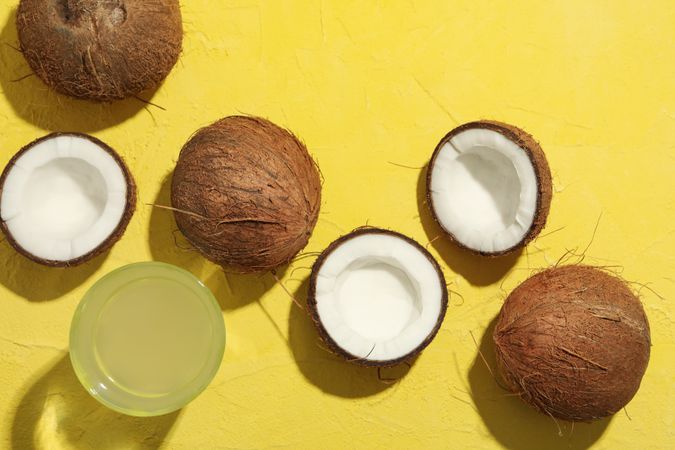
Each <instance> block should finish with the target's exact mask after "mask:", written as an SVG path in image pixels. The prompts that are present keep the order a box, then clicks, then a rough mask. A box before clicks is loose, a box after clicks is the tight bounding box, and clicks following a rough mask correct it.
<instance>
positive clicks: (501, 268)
mask: <svg viewBox="0 0 675 450" xmlns="http://www.w3.org/2000/svg"><path fill="white" fill-rule="evenodd" d="M428 168H429V165H425V166H424V168H423V169H422V170H421V171H420V173H419V176H418V178H417V211H418V214H419V217H420V221H421V222H422V227H423V228H424V232H425V233H426V235H427V238H428V239H429V242H431V245H432V246H433V247H434V249H436V251H437V252H438V254H439V255H441V258H443V261H444V262H445V264H446V265H447V266H448V267H450V269H451V270H452V271H453V272H455V273H458V274H460V275H462V276H463V277H464V278H465V279H466V280H467V281H468V282H469V283H471V284H472V285H474V286H488V285H490V284H493V283H495V282H497V281H499V280H501V279H502V278H503V277H504V275H506V274H507V273H508V272H509V271H510V270H511V269H512V268H513V266H515V264H516V262H517V261H518V258H519V257H520V255H521V254H522V252H523V250H522V249H519V250H517V251H515V252H513V253H510V254H508V255H504V256H498V257H496V258H490V257H486V256H480V255H476V254H474V253H471V252H469V251H468V250H466V249H463V248H461V247H459V246H457V245H455V243H453V242H452V241H450V239H448V238H447V236H446V235H445V234H444V232H443V230H442V229H441V227H440V225H438V223H436V221H435V220H434V218H433V217H432V216H431V211H430V210H429V206H428V205H427V170H428Z"/></svg>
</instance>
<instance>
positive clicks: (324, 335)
mask: <svg viewBox="0 0 675 450" xmlns="http://www.w3.org/2000/svg"><path fill="white" fill-rule="evenodd" d="M365 234H384V235H388V236H394V237H397V238H400V239H402V240H403V241H405V242H407V243H409V244H411V245H412V246H413V247H415V248H416V249H417V250H419V251H420V252H421V253H422V254H423V255H424V256H425V257H426V258H427V260H429V262H430V263H431V265H432V266H433V267H434V269H435V270H436V273H437V274H438V281H439V283H440V285H441V310H440V313H439V315H438V318H437V320H436V324H435V326H434V328H433V329H432V330H431V331H430V332H429V334H428V335H427V337H426V338H425V339H424V340H423V341H422V342H420V343H419V344H418V345H417V346H416V347H415V348H414V349H413V350H412V351H410V352H408V353H407V354H405V355H403V356H400V357H398V358H395V359H388V360H371V359H367V358H363V357H359V356H356V355H353V354H351V353H349V352H348V351H346V350H344V349H343V348H342V347H340V345H339V344H338V343H337V342H335V340H334V339H333V338H332V337H331V336H330V335H329V334H328V331H327V330H326V328H325V327H324V326H323V323H322V322H321V319H320V317H319V312H318V309H317V303H316V294H315V293H316V281H317V278H318V275H319V272H320V270H321V267H322V266H323V263H324V262H325V261H326V259H327V258H328V257H329V256H330V255H331V254H332V253H333V252H334V251H335V250H336V249H337V248H338V247H340V246H341V245H342V244H343V243H345V242H346V241H348V240H350V239H352V238H355V237H357V236H362V235H365ZM307 309H308V311H307V312H308V314H309V316H310V318H311V319H312V322H313V323H314V326H315V328H316V329H317V331H318V333H319V336H320V337H321V339H322V340H323V341H324V342H325V343H326V345H328V347H329V348H330V350H331V351H332V352H333V353H335V354H336V355H338V356H340V357H342V358H343V359H345V360H346V361H347V362H350V363H354V364H357V365H360V366H365V367H392V366H396V365H398V364H401V363H404V362H406V361H409V360H412V359H414V358H415V357H417V356H418V355H419V354H420V353H421V352H422V351H423V350H424V349H425V348H426V347H427V346H429V344H431V341H433V340H434V338H435V337H436V335H437V334H438V331H439V330H440V328H441V325H442V324H443V320H444V319H445V315H446V313H447V310H448V289H447V286H446V284H445V276H444V275H443V271H442V270H441V267H440V265H439V264H438V261H436V259H435V258H434V257H433V255H431V253H429V251H428V250H427V249H425V248H424V247H423V246H422V245H420V244H419V243H418V242H417V241H415V240H414V239H412V238H410V237H408V236H406V235H404V234H402V233H399V232H397V231H393V230H388V229H385V228H378V227H371V226H364V227H359V228H356V229H354V230H352V231H350V232H349V233H346V234H344V235H342V236H340V237H339V238H337V239H335V240H334V241H333V242H331V243H330V244H329V245H328V247H326V248H325V249H324V250H323V251H322V252H321V254H320V255H319V257H318V258H317V259H316V261H315V262H314V264H313V266H312V272H311V274H310V277H309V288H308V291H307Z"/></svg>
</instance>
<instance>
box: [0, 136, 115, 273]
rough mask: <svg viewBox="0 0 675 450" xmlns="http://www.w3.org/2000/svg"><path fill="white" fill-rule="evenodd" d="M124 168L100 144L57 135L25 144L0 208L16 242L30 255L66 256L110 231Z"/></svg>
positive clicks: (81, 251)
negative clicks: (32, 143)
mask: <svg viewBox="0 0 675 450" xmlns="http://www.w3.org/2000/svg"><path fill="white" fill-rule="evenodd" d="M127 189H128V188H127V182H126V178H125V176H124V171H123V170H122V168H121V167H120V166H119V164H118V163H117V161H116V160H115V158H113V157H112V156H111V155H110V154H109V153H108V152H107V151H106V150H105V149H104V148H102V147H100V146H99V145H98V144H96V143H95V142H92V141H90V140H88V139H86V138H84V137H80V136H76V135H59V136H55V137H52V138H48V139H45V140H43V141H40V142H38V143H37V144H35V145H34V146H32V147H30V148H29V149H28V150H26V151H25V152H24V153H23V154H22V155H21V156H20V157H19V158H18V159H17V160H16V161H15V163H14V165H13V166H12V167H11V169H10V172H9V173H8V174H7V177H6V179H5V183H4V185H3V189H2V198H0V211H1V212H2V214H1V216H2V220H3V221H4V222H5V224H6V226H7V229H8V231H9V233H10V234H11V236H12V238H13V239H14V240H15V241H16V243H17V244H18V245H19V246H20V247H22V248H23V249H24V250H25V251H26V252H28V253H30V254H31V255H33V256H35V257H37V258H39V259H43V260H50V261H69V260H73V259H76V258H79V257H81V256H84V255H86V254H87V253H89V252H92V251H93V250H95V249H96V248H97V247H98V246H100V245H101V244H102V243H104V242H105V241H106V240H107V239H108V238H109V237H110V235H111V234H112V233H113V232H114V231H115V229H116V228H117V226H118V224H119V223H120V221H121V220H122V217H123V216H124V211H125V208H126V202H127Z"/></svg>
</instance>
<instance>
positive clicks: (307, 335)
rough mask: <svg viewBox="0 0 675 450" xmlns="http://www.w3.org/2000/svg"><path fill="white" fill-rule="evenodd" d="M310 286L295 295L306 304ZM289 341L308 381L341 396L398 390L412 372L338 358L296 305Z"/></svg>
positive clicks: (291, 314)
mask: <svg viewBox="0 0 675 450" xmlns="http://www.w3.org/2000/svg"><path fill="white" fill-rule="evenodd" d="M308 285H309V278H307V279H305V280H304V282H303V283H302V285H301V286H300V287H299V288H298V289H297V290H296V291H295V294H294V295H295V298H296V299H297V300H298V301H299V302H300V304H302V305H305V304H306V303H307V289H308ZM288 342H289V345H290V347H291V351H292V352H293V358H294V359H295V362H296V364H297V365H298V368H299V369H300V372H302V374H303V375H304V377H305V378H306V379H307V381H309V382H310V383H312V384H313V385H315V386H316V387H318V388H319V389H321V390H322V391H323V392H325V393H327V394H332V395H335V396H338V397H344V398H359V397H368V396H371V395H375V394H377V393H379V392H382V391H384V390H385V389H388V388H391V387H394V386H395V385H396V380H398V379H400V378H403V377H404V376H405V375H406V374H407V373H408V370H409V369H410V367H409V366H407V365H404V364H402V365H399V366H396V367H391V368H386V369H382V370H381V371H380V373H379V374H378V370H377V369H376V368H372V367H361V366H358V365H356V364H353V363H350V362H347V361H345V360H344V359H342V358H340V357H338V356H336V355H334V354H333V353H332V352H330V351H329V350H328V349H327V348H326V347H325V346H324V344H323V342H322V341H321V339H320V338H319V334H318V332H317V331H316V328H315V327H314V324H313V323H312V319H311V318H310V317H309V315H308V314H307V312H306V311H305V310H301V309H300V308H299V307H298V306H297V305H296V304H294V303H291V311H290V314H289V321H288ZM380 377H381V378H382V379H380Z"/></svg>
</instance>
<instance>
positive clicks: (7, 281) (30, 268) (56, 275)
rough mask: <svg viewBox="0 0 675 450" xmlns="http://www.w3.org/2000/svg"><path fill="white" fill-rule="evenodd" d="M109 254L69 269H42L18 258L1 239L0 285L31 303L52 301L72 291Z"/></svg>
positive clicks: (21, 257)
mask: <svg viewBox="0 0 675 450" xmlns="http://www.w3.org/2000/svg"><path fill="white" fill-rule="evenodd" d="M107 257H108V253H107V252H106V253H104V254H102V255H99V256H97V257H96V258H94V259H93V260H91V261H88V262H86V263H84V264H82V265H79V266H76V267H69V268H54V267H47V266H41V265H40V264H38V263H35V262H33V261H31V260H30V259H28V258H25V257H24V256H22V255H20V254H19V253H17V252H16V250H14V249H13V248H12V246H11V245H9V244H8V243H7V241H5V240H4V239H2V242H0V267H2V270H0V283H2V285H3V286H5V287H6V288H7V289H9V290H11V291H12V292H14V293H15V294H17V295H19V296H21V297H23V298H25V299H26V300H30V301H32V302H42V301H47V300H54V299H57V298H59V297H61V296H62V295H64V294H66V293H68V292H70V291H72V290H73V289H75V288H76V287H78V286H79V285H81V284H82V283H84V282H85V281H86V280H87V279H88V278H89V277H90V276H92V275H93V274H94V272H96V270H97V269H98V268H99V267H101V265H102V264H103V262H104V261H105V259H106V258H107Z"/></svg>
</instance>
